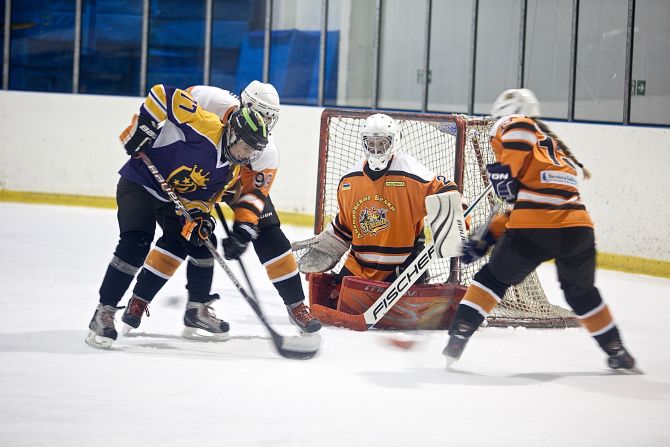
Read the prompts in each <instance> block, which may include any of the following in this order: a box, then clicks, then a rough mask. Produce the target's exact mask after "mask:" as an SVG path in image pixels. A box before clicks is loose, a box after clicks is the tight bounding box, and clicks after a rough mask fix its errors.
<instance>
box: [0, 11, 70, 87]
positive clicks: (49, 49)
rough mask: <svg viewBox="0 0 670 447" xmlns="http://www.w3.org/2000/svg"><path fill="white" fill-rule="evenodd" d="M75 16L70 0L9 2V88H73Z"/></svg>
mask: <svg viewBox="0 0 670 447" xmlns="http://www.w3.org/2000/svg"><path fill="white" fill-rule="evenodd" d="M74 19H75V2H74V1H73V0H49V1H46V0H41V1H40V0H23V1H13V2H12V27H11V37H10V39H11V50H10V61H9V64H10V65H9V88H10V89H12V90H32V91H42V92H63V93H68V92H72V63H73V59H74ZM3 25H4V23H3ZM3 28H4V26H3Z"/></svg>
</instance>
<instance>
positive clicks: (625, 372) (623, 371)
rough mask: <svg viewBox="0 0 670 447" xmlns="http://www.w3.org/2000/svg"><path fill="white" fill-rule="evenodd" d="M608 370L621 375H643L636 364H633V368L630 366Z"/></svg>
mask: <svg viewBox="0 0 670 447" xmlns="http://www.w3.org/2000/svg"><path fill="white" fill-rule="evenodd" d="M610 372H612V374H617V375H622V376H641V375H644V371H642V370H641V369H640V368H638V367H637V366H635V367H633V368H630V369H625V368H617V369H610Z"/></svg>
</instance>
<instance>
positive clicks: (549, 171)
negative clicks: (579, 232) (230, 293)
mask: <svg viewBox="0 0 670 447" xmlns="http://www.w3.org/2000/svg"><path fill="white" fill-rule="evenodd" d="M491 145H492V146H493V151H494V152H495V155H496V158H497V159H498V161H499V162H500V163H501V164H503V165H507V166H509V167H510V170H511V172H512V175H513V176H514V177H515V178H516V179H517V180H518V181H519V182H520V187H519V193H518V195H517V200H516V203H515V204H514V208H513V210H512V213H511V215H510V217H509V222H508V223H507V228H564V227H591V228H593V222H592V221H591V217H590V216H589V213H588V212H587V211H586V207H585V206H584V204H583V203H582V200H581V196H580V194H579V189H578V177H577V169H576V168H575V166H574V164H573V162H572V160H570V159H569V158H568V157H567V156H566V155H565V153H564V152H563V151H561V150H560V149H559V148H558V145H557V144H556V142H555V141H554V140H553V139H552V138H550V137H549V136H547V135H545V134H544V133H542V131H541V130H540V129H539V127H538V126H537V125H536V124H535V121H533V120H532V119H531V118H528V117H526V116H522V115H509V116H505V117H502V118H500V119H499V120H498V121H496V123H495V124H494V125H493V127H492V128H491Z"/></svg>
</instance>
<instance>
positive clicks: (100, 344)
mask: <svg viewBox="0 0 670 447" xmlns="http://www.w3.org/2000/svg"><path fill="white" fill-rule="evenodd" d="M84 341H85V342H86V344H87V345H89V346H91V347H92V348H97V349H109V348H110V347H111V346H112V343H114V340H112V339H111V338H108V337H101V336H100V335H98V334H96V333H95V332H93V331H91V330H89V331H88V334H87V335H86V339H84Z"/></svg>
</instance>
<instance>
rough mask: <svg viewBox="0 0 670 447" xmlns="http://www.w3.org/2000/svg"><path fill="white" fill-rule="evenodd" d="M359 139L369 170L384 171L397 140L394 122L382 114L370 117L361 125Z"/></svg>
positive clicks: (396, 129) (396, 126)
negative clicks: (361, 140)
mask: <svg viewBox="0 0 670 447" xmlns="http://www.w3.org/2000/svg"><path fill="white" fill-rule="evenodd" d="M361 137H362V139H363V150H364V152H365V158H367V160H368V166H370V169H372V170H373V171H381V170H383V169H386V166H388V163H389V161H391V158H392V157H393V152H394V151H395V147H396V142H397V140H398V139H399V138H398V125H397V124H396V122H395V120H394V119H393V118H391V117H390V116H388V115H384V114H383V113H375V114H374V115H370V116H369V117H368V118H367V119H366V120H365V123H364V124H363V130H362V131H361Z"/></svg>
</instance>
